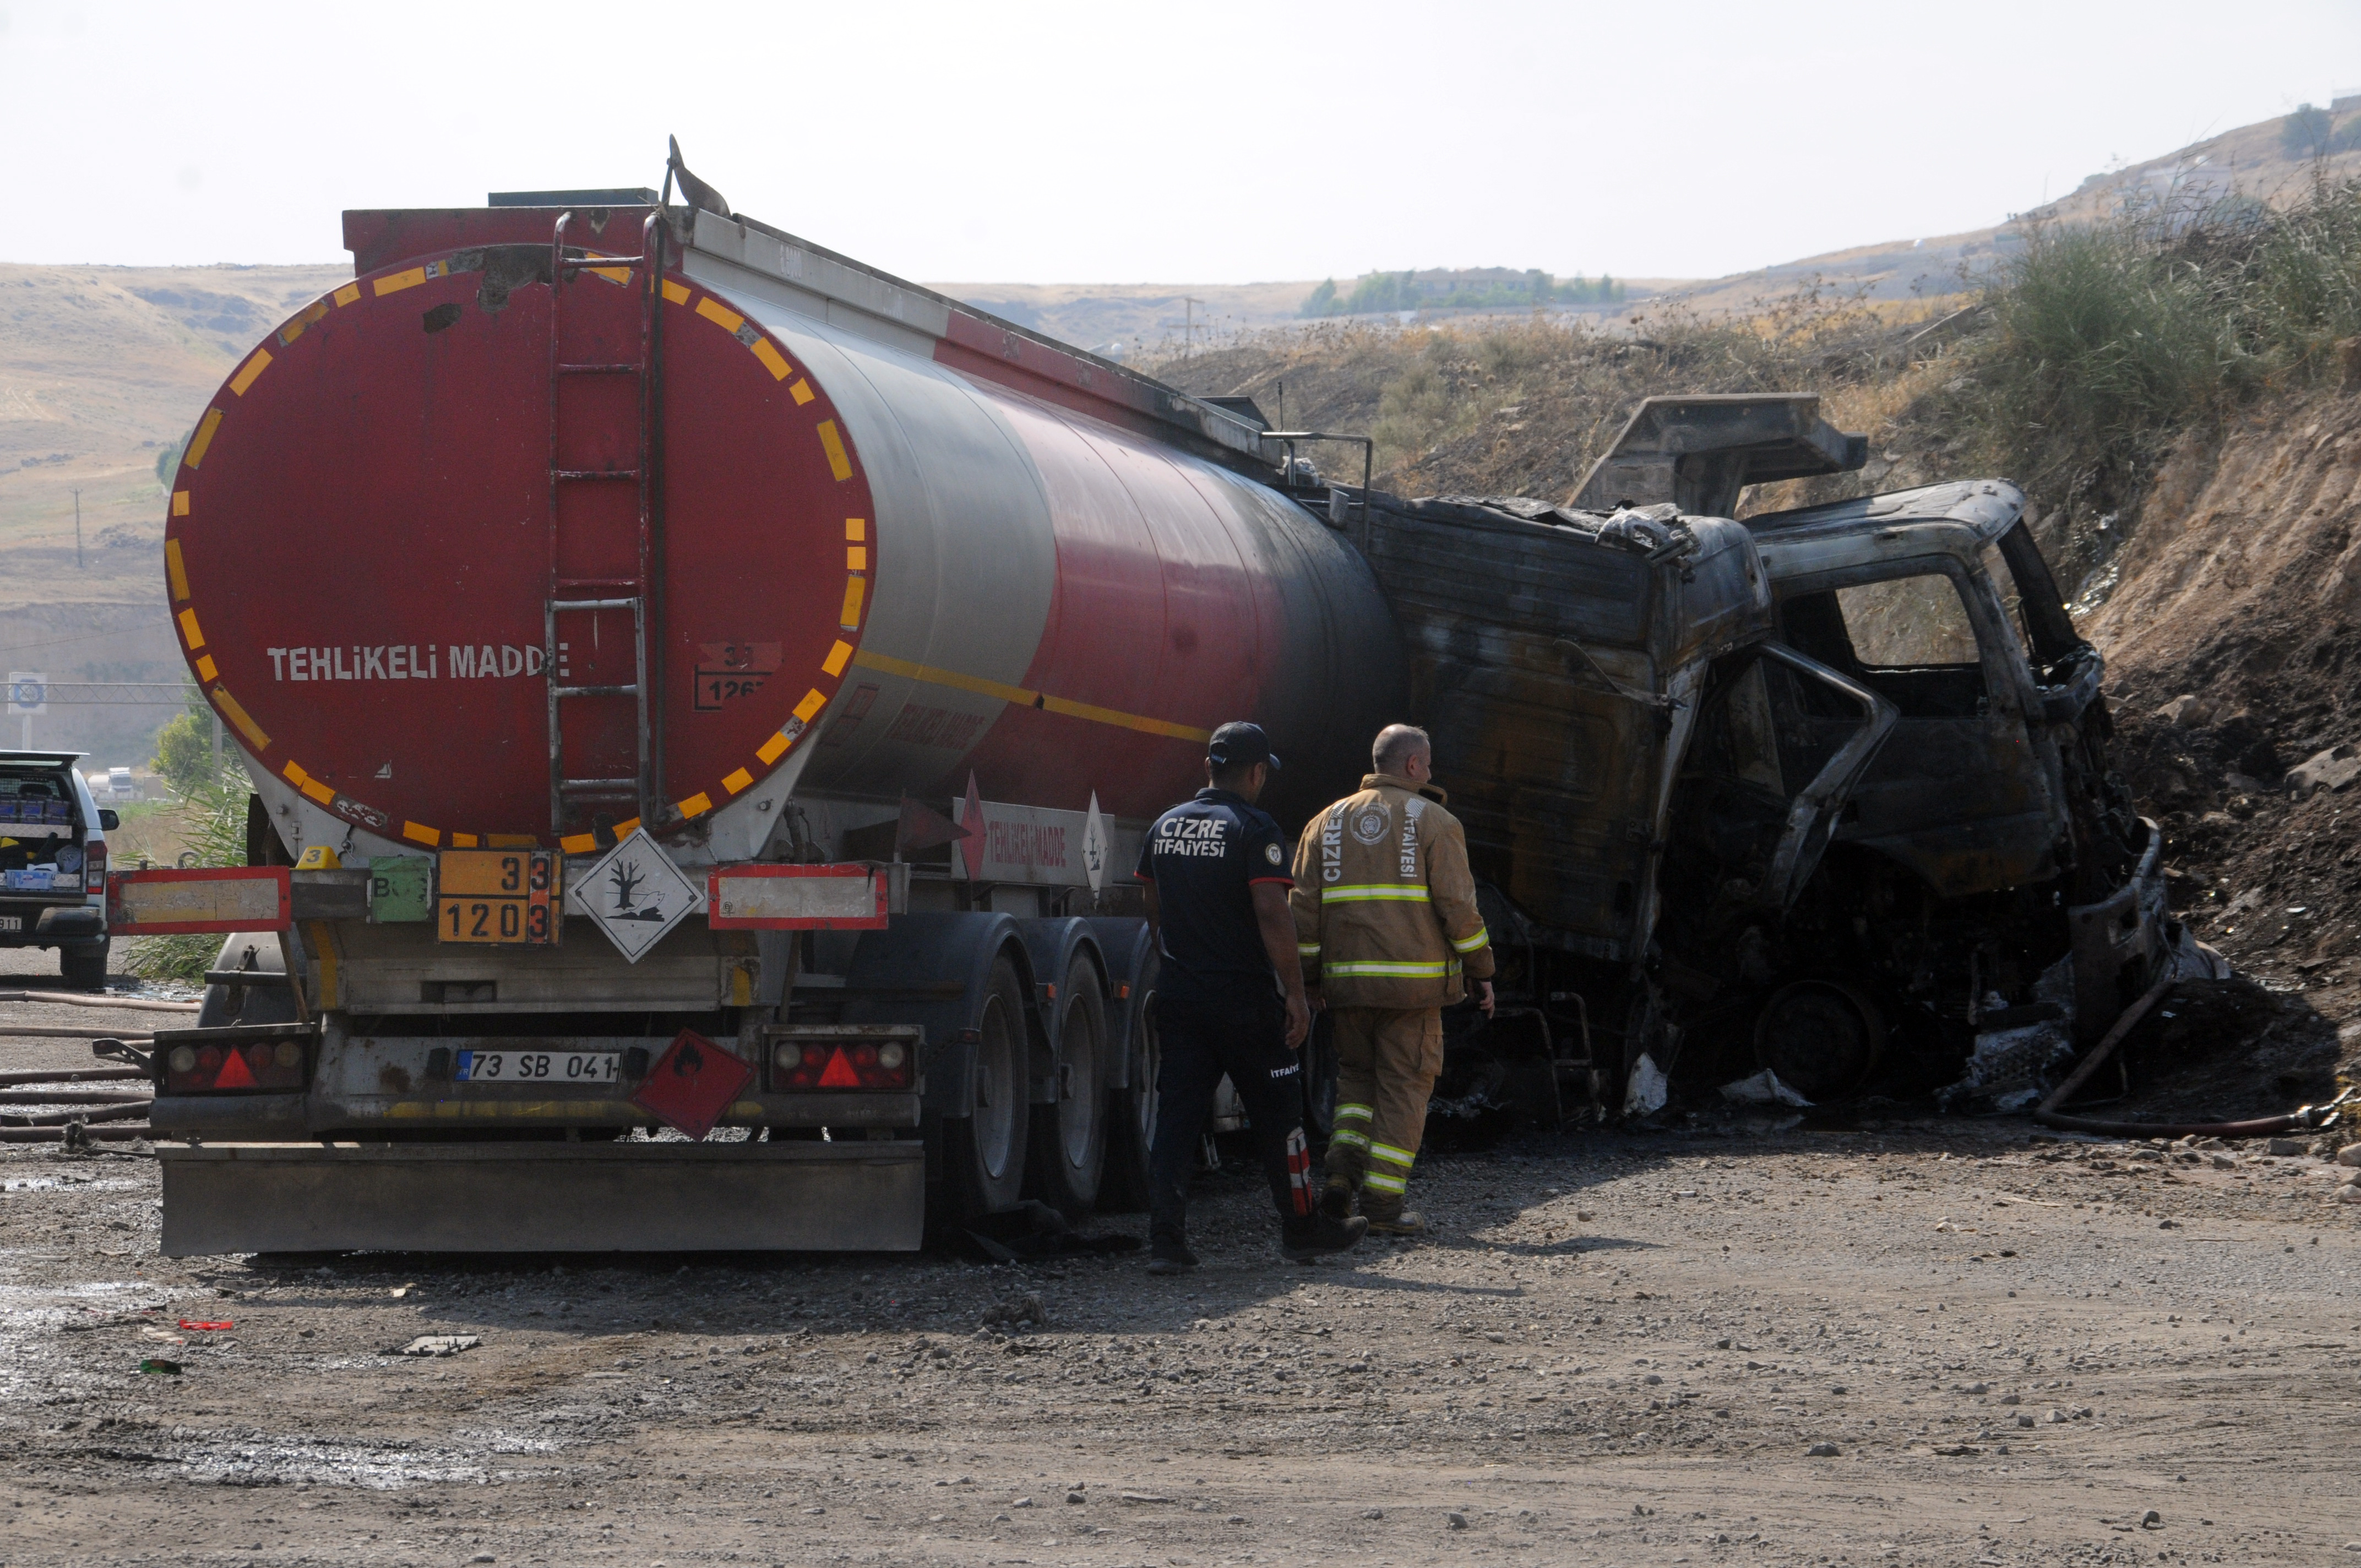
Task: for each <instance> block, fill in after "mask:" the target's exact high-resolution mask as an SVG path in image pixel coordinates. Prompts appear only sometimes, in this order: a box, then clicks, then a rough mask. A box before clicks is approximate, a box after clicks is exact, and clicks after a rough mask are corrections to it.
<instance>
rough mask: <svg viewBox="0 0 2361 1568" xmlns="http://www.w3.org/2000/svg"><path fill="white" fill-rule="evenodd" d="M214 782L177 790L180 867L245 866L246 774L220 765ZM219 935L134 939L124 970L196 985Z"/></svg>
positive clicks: (216, 949) (210, 961)
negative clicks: (183, 829)
mask: <svg viewBox="0 0 2361 1568" xmlns="http://www.w3.org/2000/svg"><path fill="white" fill-rule="evenodd" d="M222 773H223V777H222V778H221V779H219V780H214V779H205V780H200V781H197V782H196V783H195V784H192V786H191V787H189V788H188V789H186V790H184V791H183V792H182V798H181V802H180V804H179V805H178V806H174V807H173V808H172V809H173V810H174V811H175V812H176V813H177V814H178V815H180V816H181V818H182V819H183V821H185V822H186V824H187V828H188V832H187V838H186V839H185V844H186V848H185V849H184V850H182V863H183V864H187V865H196V866H242V865H244V864H246V810H247V805H246V803H247V793H248V786H247V780H246V775H245V774H244V773H242V772H240V771H238V770H237V769H236V768H233V767H229V766H225V767H224V768H223V769H222ZM221 945H222V939H221V937H220V935H219V934H218V933H210V934H209V933H203V932H192V933H189V934H186V935H182V936H177V937H135V938H132V940H131V944H130V948H129V950H128V951H127V952H126V954H125V957H124V959H123V967H124V969H125V970H126V972H128V973H131V974H137V975H145V976H146V977H148V979H150V980H178V981H198V980H202V979H203V977H204V972H205V970H207V969H209V968H211V967H212V965H213V961H214V955H215V954H217V953H219V952H220V951H221Z"/></svg>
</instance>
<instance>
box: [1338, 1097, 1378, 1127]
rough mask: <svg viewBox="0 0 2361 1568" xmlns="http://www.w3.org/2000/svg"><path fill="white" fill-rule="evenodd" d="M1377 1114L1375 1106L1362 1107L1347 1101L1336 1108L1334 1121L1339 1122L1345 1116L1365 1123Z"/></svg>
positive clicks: (1357, 1103) (1354, 1102) (1362, 1105)
mask: <svg viewBox="0 0 2361 1568" xmlns="http://www.w3.org/2000/svg"><path fill="white" fill-rule="evenodd" d="M1377 1113H1378V1108H1377V1107H1376V1106H1374V1105H1364V1104H1362V1103H1361V1102H1358V1101H1347V1102H1345V1103H1344V1104H1342V1105H1339V1106H1337V1107H1336V1120H1338V1121H1340V1122H1341V1121H1343V1120H1344V1119H1345V1117H1347V1116H1351V1117H1355V1118H1356V1119H1357V1120H1360V1121H1363V1122H1367V1121H1369V1120H1371V1119H1373V1118H1374V1117H1375V1116H1376V1115H1377Z"/></svg>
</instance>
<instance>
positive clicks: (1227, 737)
mask: <svg viewBox="0 0 2361 1568" xmlns="http://www.w3.org/2000/svg"><path fill="white" fill-rule="evenodd" d="M1205 755H1206V756H1208V757H1210V758H1212V759H1213V762H1216V763H1217V764H1219V765H1220V766H1222V767H1224V768H1231V767H1244V766H1248V765H1251V764H1253V763H1256V762H1268V763H1269V764H1270V771H1271V772H1272V773H1277V772H1279V759H1278V758H1277V757H1275V756H1273V755H1272V754H1271V750H1270V737H1269V736H1268V735H1266V734H1264V733H1263V732H1262V726H1261V725H1259V724H1246V723H1242V722H1236V721H1233V722H1231V723H1228V724H1224V725H1223V726H1222V727H1221V728H1220V729H1216V730H1214V731H1213V743H1212V744H1211V745H1209V746H1207V747H1206V748H1205Z"/></svg>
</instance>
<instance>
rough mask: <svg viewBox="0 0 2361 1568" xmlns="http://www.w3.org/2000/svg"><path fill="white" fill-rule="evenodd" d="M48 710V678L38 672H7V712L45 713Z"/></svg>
mask: <svg viewBox="0 0 2361 1568" xmlns="http://www.w3.org/2000/svg"><path fill="white" fill-rule="evenodd" d="M8 711H9V713H10V714H12V715H15V714H27V715H30V714H35V713H47V712H48V711H49V676H47V675H45V674H41V672H39V671H38V670H11V671H9V672H8Z"/></svg>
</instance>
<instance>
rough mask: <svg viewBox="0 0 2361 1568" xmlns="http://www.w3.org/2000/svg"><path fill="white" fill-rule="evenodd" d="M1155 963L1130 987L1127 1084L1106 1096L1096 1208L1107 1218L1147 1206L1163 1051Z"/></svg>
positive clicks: (1151, 963)
mask: <svg viewBox="0 0 2361 1568" xmlns="http://www.w3.org/2000/svg"><path fill="white" fill-rule="evenodd" d="M1155 965H1156V958H1155V955H1154V954H1152V953H1151V954H1150V955H1149V956H1148V972H1147V973H1146V974H1144V975H1142V976H1141V977H1140V978H1139V979H1137V980H1135V981H1133V982H1132V985H1133V995H1134V996H1135V998H1137V1001H1136V1003H1135V1004H1136V1006H1137V1009H1138V1010H1137V1012H1136V1013H1134V1014H1133V1015H1132V1026H1131V1044H1130V1049H1131V1082H1130V1085H1129V1086H1128V1087H1127V1088H1124V1089H1117V1090H1113V1091H1109V1092H1108V1095H1107V1123H1108V1125H1107V1152H1106V1175H1105V1178H1104V1179H1103V1180H1102V1181H1101V1182H1100V1183H1099V1206H1100V1207H1101V1208H1102V1209H1104V1210H1105V1211H1106V1212H1108V1213H1110V1214H1137V1213H1139V1212H1143V1211H1144V1210H1146V1209H1147V1207H1148V1192H1149V1190H1150V1189H1149V1183H1148V1150H1149V1149H1151V1148H1153V1147H1154V1146H1155V1144H1156V1072H1157V1069H1158V1068H1159V1066H1160V1065H1161V1062H1162V1052H1161V1051H1160V1049H1159V1047H1158V1045H1157V1041H1156V992H1155V981H1156V969H1155Z"/></svg>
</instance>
